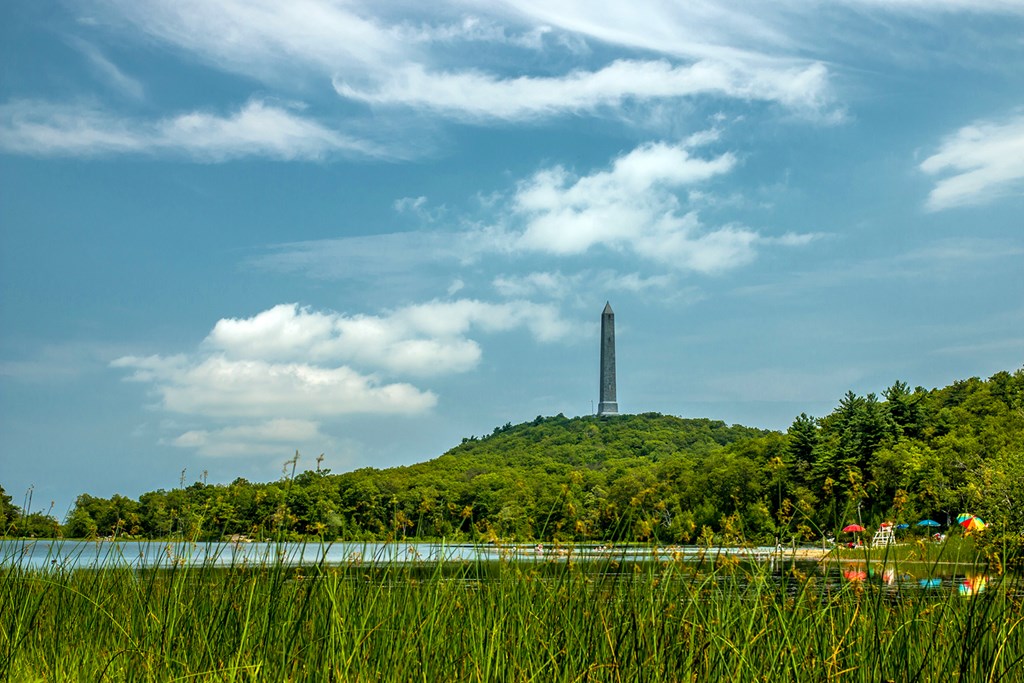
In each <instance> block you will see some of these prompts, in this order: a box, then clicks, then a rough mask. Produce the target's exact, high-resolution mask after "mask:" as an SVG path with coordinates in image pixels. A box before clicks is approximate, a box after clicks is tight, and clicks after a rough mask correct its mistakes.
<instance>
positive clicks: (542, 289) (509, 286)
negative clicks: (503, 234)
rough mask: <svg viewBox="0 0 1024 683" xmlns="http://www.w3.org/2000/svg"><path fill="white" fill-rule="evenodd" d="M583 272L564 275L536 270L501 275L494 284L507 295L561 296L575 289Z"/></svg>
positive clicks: (500, 292) (502, 293) (495, 279)
mask: <svg viewBox="0 0 1024 683" xmlns="http://www.w3.org/2000/svg"><path fill="white" fill-rule="evenodd" d="M582 278H583V276H582V274H578V275H572V276H570V275H564V274H563V273H559V272H535V273H527V274H526V275H518V276H517V275H499V276H497V277H495V278H494V280H493V282H492V284H493V285H494V289H495V290H497V292H498V293H499V294H501V295H502V296H505V297H531V296H537V295H540V296H545V297H550V298H561V297H564V296H565V295H566V294H569V293H570V292H572V291H574V290H575V288H576V287H577V286H578V285H579V283H580V281H581V280H582Z"/></svg>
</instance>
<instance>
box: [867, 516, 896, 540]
mask: <svg viewBox="0 0 1024 683" xmlns="http://www.w3.org/2000/svg"><path fill="white" fill-rule="evenodd" d="M895 544H896V528H895V527H894V526H893V524H892V522H882V523H881V524H880V525H879V527H878V531H876V532H875V535H874V537H873V538H872V539H871V545H872V546H883V545H895Z"/></svg>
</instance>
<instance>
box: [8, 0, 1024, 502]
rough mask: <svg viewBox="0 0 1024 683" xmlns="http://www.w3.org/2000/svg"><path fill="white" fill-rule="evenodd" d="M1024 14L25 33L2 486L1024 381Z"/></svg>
mask: <svg viewBox="0 0 1024 683" xmlns="http://www.w3.org/2000/svg"><path fill="white" fill-rule="evenodd" d="M1022 36H1024V2H1020V1H1016V0H930V1H928V2H925V1H924V0H829V1H828V2H824V1H820V2H817V1H814V0H810V1H808V0H800V1H796V0H782V1H780V2H773V3H762V2H752V1H749V0H734V1H732V2H714V1H710V0H707V1H701V2H688V3H673V2H659V1H656V0H635V1H634V2H631V3H621V2H601V1H596V2H595V1H593V0H589V1H588V2H572V1H566V2H558V1H555V0H544V1H543V2H540V1H526V2H499V1H494V0H491V1H488V2H476V1H474V0H463V1H460V0H455V1H446V0H441V1H440V2H435V3H427V4H426V5H424V3H407V2H390V3H381V2H360V1H352V2H343V1H330V0H292V1H291V2H286V3H282V2H276V1H270V0H202V1H193V0H173V1H171V0H76V1H75V2H49V1H47V0H43V1H40V2H28V1H21V0H16V1H15V2H8V3H4V4H3V6H2V8H0V64H2V66H0V483H2V484H3V485H4V487H5V488H6V489H7V490H8V492H10V493H12V494H13V495H14V496H15V499H16V500H18V501H19V502H20V500H22V499H23V496H24V495H25V493H26V492H28V491H30V490H31V492H32V496H33V503H32V507H33V509H44V510H45V509H47V508H48V507H49V505H50V501H54V509H53V511H54V513H55V514H56V515H57V516H58V517H62V516H63V515H64V513H65V512H66V511H67V509H68V506H69V505H70V504H71V503H72V502H73V500H74V497H75V496H76V495H77V494H78V493H82V492H90V493H93V494H96V495H105V496H108V495H111V494H113V493H115V492H117V493H123V494H127V495H130V496H133V497H134V496H137V495H139V494H140V493H142V492H143V491H146V490H151V489H155V488H171V487H173V486H175V485H177V484H178V482H179V479H180V477H181V476H182V471H183V470H184V472H185V475H184V476H185V479H186V481H187V482H191V481H195V480H197V479H199V478H203V477H205V478H206V479H207V480H208V481H210V482H228V481H231V480H233V479H234V478H235V477H239V476H243V477H247V478H249V479H252V480H268V479H274V478H277V477H278V476H280V474H281V467H282V464H283V463H284V461H285V460H287V459H288V458H289V457H290V456H291V455H292V454H293V453H294V452H295V451H296V450H298V451H299V452H300V453H301V454H302V459H301V460H300V467H301V466H303V465H305V466H312V465H313V464H314V459H315V458H316V456H317V455H318V454H320V453H323V454H324V466H326V467H330V468H332V469H333V470H334V471H346V470H350V469H353V468H356V467H363V466H376V467H385V466H392V465H399V464H409V463H413V462H419V461H422V460H426V459H429V458H432V457H435V456H437V455H439V454H440V453H442V452H443V451H445V450H446V449H448V448H450V447H452V446H454V445H456V444H458V443H459V441H460V440H461V439H462V438H463V437H465V436H469V435H473V434H476V435H481V434H486V433H489V432H490V431H491V430H492V429H493V428H494V427H495V426H498V425H502V424H504V423H506V422H512V423H518V422H522V421H525V420H529V419H532V418H533V417H535V416H537V415H553V414H557V413H559V412H561V413H564V414H566V415H569V416H573V415H584V414H589V413H590V412H591V411H592V410H593V407H594V405H595V403H596V401H597V398H598V396H597V391H598V377H597V371H598V350H599V340H598V329H599V321H600V313H601V310H602V308H603V306H604V303H605V301H610V302H611V303H612V306H613V307H614V309H615V311H616V323H617V340H618V348H617V357H618V398H619V407H620V410H621V411H623V412H647V411H656V412H661V413H667V414H673V415H681V416H685V417H710V418H715V419H722V420H725V421H726V422H729V423H741V424H746V425H751V426H760V427H768V428H776V429H785V428H786V427H787V426H788V425H789V424H790V423H791V422H792V420H793V418H794V417H795V416H796V415H797V414H799V413H800V412H802V411H807V412H809V413H811V414H814V415H817V416H821V415H823V414H826V413H828V412H829V411H830V410H831V409H832V408H833V407H834V406H835V405H836V403H837V402H838V400H839V398H840V397H841V396H842V395H843V394H844V393H845V392H846V391H847V390H849V389H852V390H854V391H856V392H858V393H861V394H864V393H867V392H876V393H880V392H881V391H882V390H884V389H885V387H887V386H889V385H891V384H892V383H893V382H894V381H895V380H903V381H906V382H908V383H909V384H910V385H911V386H917V385H921V386H925V387H934V386H944V385H946V384H948V383H949V382H951V381H954V380H956V379H962V378H966V377H971V376H980V377H987V376H989V375H991V374H992V373H994V372H997V371H999V370H1010V371H1012V370H1015V369H1017V368H1019V367H1021V364H1022V353H1021V350H1022V349H1024V296H1022V295H1024V268H1022V267H1021V265H1020V264H1021V263H1022V262H1024V229H1022V228H1024V38H1022Z"/></svg>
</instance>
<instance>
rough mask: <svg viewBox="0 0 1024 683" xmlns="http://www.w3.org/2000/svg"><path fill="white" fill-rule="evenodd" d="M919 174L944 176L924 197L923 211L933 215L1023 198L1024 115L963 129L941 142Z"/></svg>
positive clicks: (979, 122)
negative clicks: (943, 211) (1000, 200)
mask: <svg viewBox="0 0 1024 683" xmlns="http://www.w3.org/2000/svg"><path fill="white" fill-rule="evenodd" d="M920 169H921V170H922V171H924V172H925V173H928V174H929V175H941V176H946V177H944V178H942V179H940V180H938V181H937V182H936V184H935V187H934V188H933V189H932V191H931V192H930V193H929V194H928V201H927V203H926V206H927V208H928V209H929V210H932V211H939V210H942V209H949V208H952V207H955V206H963V205H968V204H983V203H986V202H990V201H992V200H994V199H997V198H999V197H1004V196H1007V195H1014V194H1022V193H1024V115H1022V114H1018V115H1016V116H1013V117H1011V118H1008V119H1005V120H1002V121H992V120H982V121H975V122H974V123H972V124H970V125H968V126H964V127H963V128H961V129H960V130H958V131H956V132H955V133H953V134H952V135H950V136H948V137H947V138H946V139H945V140H943V141H942V144H941V145H940V146H939V150H938V151H937V152H936V153H935V154H933V155H931V156H930V157H928V158H927V159H925V160H924V161H923V162H921V165H920Z"/></svg>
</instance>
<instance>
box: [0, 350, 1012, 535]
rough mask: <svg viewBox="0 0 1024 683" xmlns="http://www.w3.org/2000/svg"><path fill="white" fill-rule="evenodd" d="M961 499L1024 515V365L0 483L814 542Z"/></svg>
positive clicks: (495, 526)
mask: <svg viewBox="0 0 1024 683" xmlns="http://www.w3.org/2000/svg"><path fill="white" fill-rule="evenodd" d="M960 512H972V513H975V514H978V515H981V516H983V517H984V518H985V519H986V520H987V521H989V522H990V523H991V528H990V531H988V532H986V533H989V534H990V536H994V535H996V534H1015V535H1016V537H1017V538H1019V530H1020V529H1022V528H1024V370H1018V371H1016V372H1014V373H1012V374H1011V373H1008V372H1000V373H997V374H995V375H993V376H992V377H991V378H989V379H987V380H981V379H977V378H973V379H968V380H963V381H959V382H956V383H954V384H952V385H950V386H948V387H944V388H941V389H932V390H925V389H923V388H921V387H918V388H916V389H913V390H912V389H910V388H909V387H908V386H907V385H906V384H904V383H902V382H896V383H894V384H893V385H892V386H890V387H888V388H887V389H885V390H884V391H883V392H882V395H881V396H876V395H874V394H868V395H866V396H858V395H856V394H854V393H853V392H848V393H847V394H846V395H845V396H843V397H842V398H841V399H840V401H839V404H838V405H837V406H836V408H835V409H834V410H833V411H832V412H831V413H829V414H828V415H825V416H823V417H818V418H816V417H811V416H808V415H805V414H801V415H800V416H798V417H797V418H796V419H795V420H794V421H793V424H792V425H791V426H790V427H789V429H788V430H787V431H786V432H785V433H782V432H772V431H764V430H758V429H751V428H747V427H741V426H728V425H726V424H724V423H723V422H718V421H713V420H706V419H681V418H677V417H671V416H666V415H659V414H655V413H646V414H643V415H620V416H611V417H605V418H597V417H578V418H571V419H570V418H566V417H564V416H561V415H559V416H556V417H549V418H543V417H538V418H537V419H536V420H534V421H532V422H529V423H524V424H520V425H511V424H507V425H505V426H503V427H499V428H496V429H495V430H494V432H493V433H492V434H490V435H489V436H486V437H483V438H476V437H469V438H467V439H463V442H462V443H461V444H460V445H458V446H456V447H455V448H453V449H451V450H450V451H448V452H447V453H445V454H444V455H441V456H440V457H438V458H435V459H434V460H431V461H428V462H424V463H421V464H418V465H412V466H408V467H397V468H391V469H385V470H377V469H372V468H367V469H361V470H356V471H354V472H347V473H344V474H331V473H330V472H327V471H305V472H299V473H297V474H294V475H292V476H289V477H286V478H284V479H282V480H280V481H276V482H270V483H250V482H248V481H245V480H243V479H239V480H236V481H234V482H232V483H231V484H227V485H222V484H217V485H207V484H205V483H201V482H196V483H194V484H192V485H191V486H188V487H187V488H183V489H173V490H170V491H164V490H159V491H151V492H149V493H145V494H143V495H142V496H140V497H139V498H138V500H133V499H131V498H128V497H126V496H113V497H111V498H110V499H105V498H98V497H95V496H91V495H89V494H82V495H81V496H79V498H78V500H77V502H76V506H75V509H74V510H73V511H72V513H71V514H70V515H69V517H68V519H67V520H66V521H65V523H64V524H63V525H62V526H61V525H57V524H56V522H55V521H54V520H50V519H48V518H45V517H44V516H42V515H39V514H36V515H24V514H21V512H20V511H19V510H17V509H16V508H14V507H13V506H11V505H10V497H9V496H6V495H3V491H2V489H0V524H2V527H0V528H2V529H3V530H4V532H5V533H6V534H7V535H32V534H34V535H37V536H41V535H48V534H56V533H61V534H64V535H65V536H69V537H92V536H110V535H118V536H120V535H129V536H140V537H161V538H162V537H174V536H179V535H180V536H184V537H188V538H221V537H223V536H229V535H233V534H245V535H248V536H250V537H260V538H267V537H273V538H299V537H303V536H319V537H322V538H326V539H336V538H342V539H388V538H405V537H414V536H416V537H420V538H427V537H429V538H440V537H444V538H448V539H450V540H488V539H502V540H527V539H537V538H543V539H557V540H606V539H612V538H630V539H635V540H647V539H651V540H658V541H663V542H672V543H677V542H687V541H690V542H692V541H694V540H696V539H697V538H698V537H700V536H708V535H715V536H716V537H717V540H720V541H730V540H738V539H741V538H742V539H745V540H748V541H768V540H771V539H774V538H775V537H782V538H786V539H789V538H791V537H793V536H796V537H797V538H799V539H804V540H810V539H815V538H819V537H820V536H822V535H826V534H832V533H835V532H836V531H837V530H838V529H840V528H841V527H842V526H844V525H845V524H848V523H850V522H852V521H857V520H858V519H859V520H860V521H862V522H863V523H864V524H865V525H866V526H871V525H873V524H877V523H878V522H881V521H883V520H891V521H903V522H908V523H913V522H914V521H917V520H919V519H924V518H932V519H935V520H938V521H939V522H942V523H946V522H947V520H949V519H951V518H952V519H955V517H956V515H957V514H959V513H960Z"/></svg>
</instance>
